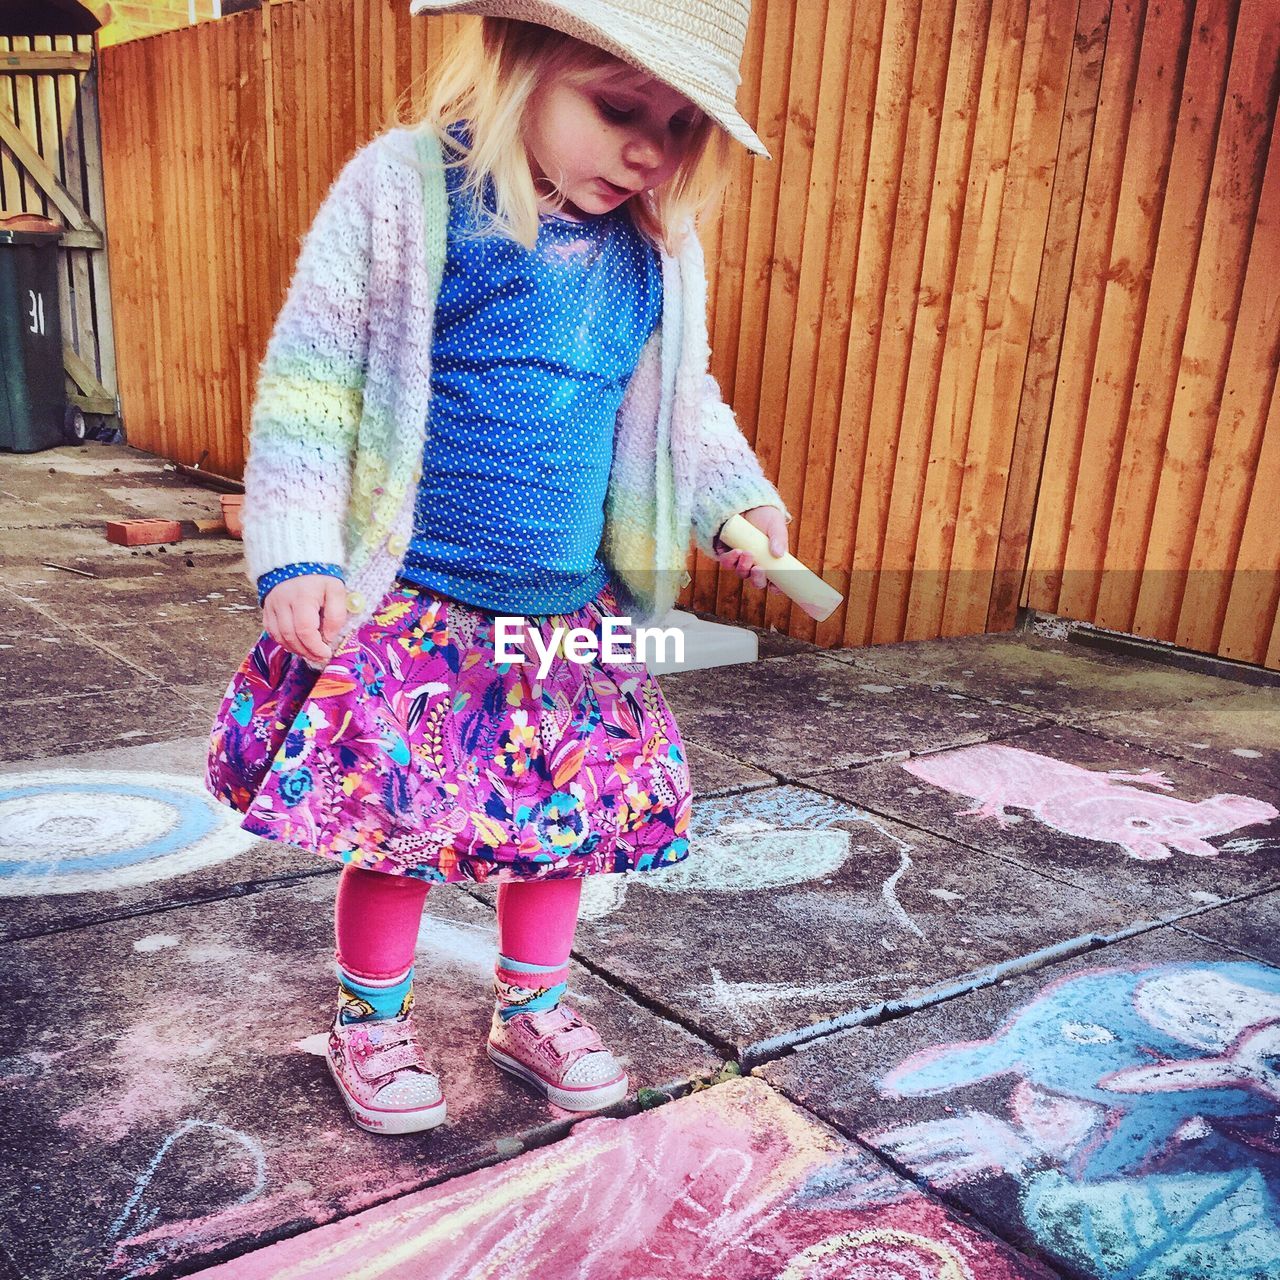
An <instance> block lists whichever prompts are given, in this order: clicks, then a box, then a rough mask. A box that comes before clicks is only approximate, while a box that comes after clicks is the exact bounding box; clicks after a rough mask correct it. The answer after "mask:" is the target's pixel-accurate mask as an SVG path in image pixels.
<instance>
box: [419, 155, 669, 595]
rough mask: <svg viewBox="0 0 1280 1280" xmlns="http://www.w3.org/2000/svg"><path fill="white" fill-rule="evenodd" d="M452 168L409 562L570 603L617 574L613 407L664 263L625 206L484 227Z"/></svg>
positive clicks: (443, 576) (449, 583)
mask: <svg viewBox="0 0 1280 1280" xmlns="http://www.w3.org/2000/svg"><path fill="white" fill-rule="evenodd" d="M446 174H447V177H446V182H447V186H448V190H449V229H448V251H447V257H446V261H445V270H444V276H443V278H442V281H441V286H440V293H439V297H438V299H437V302H436V314H435V330H434V335H433V339H432V370H431V402H430V407H429V410H428V422H427V442H426V445H425V448H424V450H423V459H422V481H421V483H420V485H419V488H418V495H417V505H416V508H415V512H414V531H413V538H412V541H411V542H410V544H409V550H408V554H407V555H406V558H405V564H404V568H403V569H402V571H401V575H402V576H403V577H404V578H407V579H408V580H410V581H412V582H416V583H420V584H422V585H424V586H427V587H430V588H432V589H433V590H436V591H439V592H441V593H442V594H444V595H447V596H451V597H452V598H453V599H455V600H461V601H462V602H464V603H466V604H472V605H476V606H478V607H480V608H483V609H488V610H492V611H494V612H503V613H511V614H526V615H535V614H548V613H565V612H569V611H571V610H574V609H578V608H581V607H582V605H584V604H586V603H587V602H588V601H589V600H591V599H593V598H594V597H595V595H596V593H597V592H598V591H599V590H600V588H601V587H602V586H604V584H605V582H606V581H607V580H608V576H609V575H608V569H607V566H606V565H605V563H604V561H603V560H602V559H601V557H600V555H599V549H600V538H601V535H602V533H603V531H604V498H605V491H606V488H607V487H608V481H609V470H610V467H611V465H612V462H613V434H614V419H615V417H616V416H617V412H618V408H619V406H620V405H621V403H622V397H623V393H624V392H625V390H626V387H627V383H628V382H629V381H630V378H631V375H632V373H633V372H634V370H635V367H636V362H637V360H638V359H639V356H640V350H641V348H642V347H643V346H644V344H645V342H646V341H647V340H648V339H649V338H650V336H651V335H652V334H653V332H654V329H655V327H656V326H657V323H658V320H659V318H660V316H661V312H662V268H661V263H660V261H659V258H658V254H657V251H656V250H655V249H654V247H653V246H652V245H651V244H650V243H649V242H648V241H647V240H646V239H645V238H644V237H643V236H642V235H641V234H640V233H639V231H637V230H636V228H635V225H634V224H633V223H632V221H631V218H630V216H629V214H628V213H627V211H626V209H625V207H620V208H618V209H615V210H613V211H612V212H611V213H607V214H603V215H601V216H599V217H595V218H591V219H589V220H588V221H585V222H575V221H573V220H571V219H568V218H563V217H559V216H553V215H548V216H545V217H544V218H543V219H542V221H541V225H540V227H539V231H538V239H537V243H536V245H535V246H534V248H533V249H531V250H530V249H526V248H524V246H523V245H520V244H517V243H516V242H515V241H514V240H510V239H508V238H507V237H499V236H494V235H489V236H475V235H474V234H473V233H474V231H475V211H474V209H473V207H472V204H471V199H470V197H469V196H468V195H466V194H462V193H459V192H458V187H459V185H460V183H461V181H462V178H463V174H462V171H461V169H459V168H450V169H448V170H447V171H446ZM488 198H489V199H490V200H491V199H492V192H491V191H490V193H489V196H488ZM490 207H492V205H491V206H490Z"/></svg>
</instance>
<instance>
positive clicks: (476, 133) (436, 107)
mask: <svg viewBox="0 0 1280 1280" xmlns="http://www.w3.org/2000/svg"><path fill="white" fill-rule="evenodd" d="M618 62H619V59H616V58H614V57H613V55H612V54H610V53H606V52H605V51H604V50H603V49H598V48H596V46H595V45H590V44H586V43H584V42H583V41H580V40H575V39H573V38H572V37H571V36H566V35H563V34H562V33H561V32H559V31H555V30H553V29H552V28H550V27H544V26H539V25H537V24H534V23H528V22H518V21H515V20H513V19H507V18H489V17H486V18H484V19H482V20H481V21H480V22H471V23H468V24H467V26H466V27H465V28H464V29H463V31H462V32H461V33H460V36H459V38H458V40H457V41H455V43H454V44H453V46H452V48H451V49H450V50H449V52H448V53H447V55H446V56H445V58H444V59H443V60H442V61H441V63H440V65H439V66H438V67H437V68H436V70H435V72H434V74H432V75H431V76H430V77H429V78H428V79H427V80H426V82H425V84H424V85H423V86H422V87H421V89H419V90H418V91H417V92H416V93H415V92H414V91H412V90H411V91H410V93H409V94H407V95H406V96H405V98H404V99H403V100H402V102H401V104H400V107H399V109H398V112H397V119H398V122H399V123H400V124H403V125H408V126H410V127H411V128H415V129H424V130H430V131H433V132H434V133H435V134H436V136H437V137H438V138H439V139H440V141H441V145H442V146H443V147H444V148H445V149H446V150H445V154H446V158H447V157H448V155H449V153H450V151H452V152H453V153H455V154H457V153H459V152H461V158H460V159H458V160H456V161H447V162H449V163H456V164H459V165H461V166H462V167H463V168H464V169H465V170H466V176H465V178H464V180H463V182H462V184H461V189H462V191H463V192H465V193H467V194H468V195H469V196H470V197H471V199H472V200H473V201H474V202H475V207H476V211H477V214H478V215H479V218H478V221H479V223H480V225H481V227H482V228H483V230H484V231H485V232H486V233H495V234H501V235H506V236H509V237H510V238H511V239H513V240H516V241H518V242H519V243H521V244H523V245H524V246H525V247H526V248H532V247H533V245H534V243H535V241H536V240H537V237H538V194H537V190H536V188H535V186H534V180H533V174H532V173H531V172H530V169H529V160H528V156H527V154H526V152H525V148H524V143H523V140H522V128H521V126H522V123H523V120H524V112H525V108H526V106H527V105H528V102H529V98H530V96H531V95H532V94H533V92H534V90H535V89H536V88H537V87H538V85H539V84H541V83H542V82H543V81H544V80H547V79H550V78H553V77H556V76H575V77H576V76H582V75H586V74H589V73H590V72H593V71H597V70H600V69H603V68H606V67H609V66H613V65H616V64H617V63H618ZM463 121H465V122H467V124H468V125H469V132H470V139H471V146H470V148H469V149H463V148H462V147H461V146H460V144H459V143H458V141H457V140H456V139H455V138H454V137H452V136H451V135H449V134H448V132H447V130H448V129H449V127H450V126H451V125H455V124H458V123H461V122H463ZM731 143H732V140H731V139H730V137H729V135H728V134H727V133H726V132H725V131H724V130H723V129H722V128H720V126H719V125H717V124H716V122H715V121H714V120H712V119H711V117H710V116H708V115H707V114H706V113H705V112H702V111H699V113H698V117H697V119H696V121H695V123H694V124H693V125H692V126H691V128H690V131H689V144H688V148H687V150H686V152H685V155H684V158H683V160H682V161H681V162H680V164H679V166H678V167H677V169H676V170H675V172H674V173H673V174H672V175H671V176H670V177H669V178H668V179H667V180H666V181H665V182H663V183H662V184H661V185H660V186H658V187H655V188H654V189H653V190H652V191H650V192H645V193H643V194H642V195H638V196H632V197H631V199H630V200H629V201H628V202H627V208H628V212H629V213H630V214H631V219H632V221H633V222H634V223H635V225H636V227H637V228H638V230H639V231H640V232H641V233H642V234H643V235H645V236H646V237H647V238H648V239H649V240H650V241H651V242H652V243H653V244H654V245H655V246H656V247H659V248H662V249H665V250H666V252H668V253H672V254H674V253H678V252H679V250H680V246H681V242H682V240H683V236H684V232H685V229H686V227H687V225H688V224H689V223H690V221H691V220H696V219H697V217H698V216H699V215H700V214H702V213H703V212H704V211H705V210H706V209H708V208H709V207H710V206H711V205H712V204H713V203H714V202H715V201H716V200H717V199H718V198H719V197H720V195H721V194H722V193H723V191H724V188H725V186H726V185H727V183H728V180H729V177H730V147H731ZM487 179H492V182H493V190H494V196H495V204H496V209H486V208H485V206H484V201H483V193H484V189H485V185H486V180H487Z"/></svg>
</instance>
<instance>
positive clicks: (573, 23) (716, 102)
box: [409, 0, 772, 160]
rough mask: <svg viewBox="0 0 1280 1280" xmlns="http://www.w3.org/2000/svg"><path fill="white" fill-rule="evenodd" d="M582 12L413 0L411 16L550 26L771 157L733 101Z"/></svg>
mask: <svg viewBox="0 0 1280 1280" xmlns="http://www.w3.org/2000/svg"><path fill="white" fill-rule="evenodd" d="M578 8H579V12H576V13H570V12H568V11H567V10H566V9H564V8H563V7H562V6H561V5H559V4H556V3H554V0H411V3H410V5H409V12H410V13H411V14H414V15H418V14H427V15H431V14H442V13H465V14H474V15H476V16H479V17H489V18H512V19H515V20H516V21H518V22H534V23H537V24H538V25H539V26H544V27H551V28H552V29H553V30H555V31H560V32H562V33H563V34H565V35H567V36H572V37H574V39H577V40H583V41H585V42H586V43H588V44H593V45H595V46H596V47H597V48H600V49H603V50H605V52H606V53H611V54H613V55H614V57H617V58H621V59H622V61H623V62H627V63H630V64H631V65H632V66H633V67H636V68H638V69H639V70H641V71H647V72H648V73H649V74H650V75H651V76H654V77H656V78H657V79H659V80H661V81H662V82H663V83H664V84H666V85H669V86H670V87H671V88H673V89H674V90H675V91H676V92H677V93H682V94H684V96H685V97H686V98H688V99H689V101H690V102H692V103H693V104H694V106H696V107H698V108H699V109H700V110H701V111H704V112H706V114H707V115H708V116H710V117H711V119H712V120H714V121H715V122H716V124H718V125H719V126H720V127H721V128H722V129H723V130H724V131H725V132H726V133H727V134H729V136H730V137H731V138H734V139H735V140H736V141H738V142H740V143H742V145H743V146H744V147H746V148H747V150H748V151H750V152H752V153H753V154H755V155H758V156H763V157H764V158H765V159H766V160H769V159H772V157H771V156H770V155H769V151H768V148H767V147H766V146H765V145H764V143H763V142H761V141H760V139H759V138H758V137H757V136H756V133H755V130H754V129H752V127H751V126H750V125H749V124H748V123H747V122H746V120H745V119H744V118H743V117H742V114H741V113H740V112H739V111H738V108H737V105H736V104H735V103H733V102H732V101H731V100H730V99H728V98H725V97H721V96H718V95H712V94H709V93H708V92H707V91H706V89H704V88H703V87H702V86H700V85H696V84H690V83H689V82H688V81H687V80H686V79H685V78H684V77H682V75H681V66H680V64H679V62H677V61H675V60H672V61H670V62H668V61H667V60H666V59H664V58H659V57H655V56H652V55H650V56H643V55H640V54H637V53H636V52H635V51H634V50H632V49H629V48H627V47H626V46H625V45H624V44H622V43H621V42H620V41H619V40H617V39H615V38H614V37H613V36H611V35H610V34H609V32H608V31H606V30H605V29H603V28H602V27H601V26H600V25H598V24H597V23H595V22H592V21H591V19H590V18H589V17H586V16H584V13H583V12H582V10H589V8H590V5H589V4H582V5H579V6H578Z"/></svg>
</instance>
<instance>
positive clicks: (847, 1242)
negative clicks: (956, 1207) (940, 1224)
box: [778, 1229, 974, 1280]
mask: <svg viewBox="0 0 1280 1280" xmlns="http://www.w3.org/2000/svg"><path fill="white" fill-rule="evenodd" d="M908 1275H910V1276H918V1277H920V1280H974V1275H973V1272H972V1271H970V1270H969V1268H968V1266H966V1265H965V1261H964V1259H963V1258H962V1257H961V1256H960V1254H959V1253H957V1252H956V1250H954V1249H953V1248H951V1247H949V1246H948V1245H945V1244H939V1242H938V1241H936V1240H930V1239H929V1237H928V1236H921V1235H917V1234H916V1233H915V1232H912V1231H894V1230H892V1229H888V1230H884V1231H876V1230H872V1231H850V1232H846V1233H845V1234H844V1235H839V1236H832V1237H830V1239H827V1240H820V1241H819V1242H818V1243H817V1244H812V1245H810V1246H809V1247H808V1248H807V1249H806V1250H805V1251H804V1252H803V1253H801V1254H797V1255H796V1256H795V1257H794V1258H792V1260H791V1262H790V1263H789V1264H788V1266H787V1268H786V1270H784V1271H781V1272H779V1273H778V1280H826V1277H828V1276H829V1277H832V1280H835V1277H837V1276H839V1277H841V1278H842V1280H893V1277H896V1276H902V1277H904V1280H905V1277H906V1276H908Z"/></svg>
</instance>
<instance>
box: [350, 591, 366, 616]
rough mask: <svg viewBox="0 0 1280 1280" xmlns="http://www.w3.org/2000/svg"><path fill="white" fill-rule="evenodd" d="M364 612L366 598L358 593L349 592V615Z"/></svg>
mask: <svg viewBox="0 0 1280 1280" xmlns="http://www.w3.org/2000/svg"><path fill="white" fill-rule="evenodd" d="M363 612H364V596H362V595H361V594H360V593H359V592H358V591H349V592H348V593H347V613H349V614H352V613H363Z"/></svg>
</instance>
